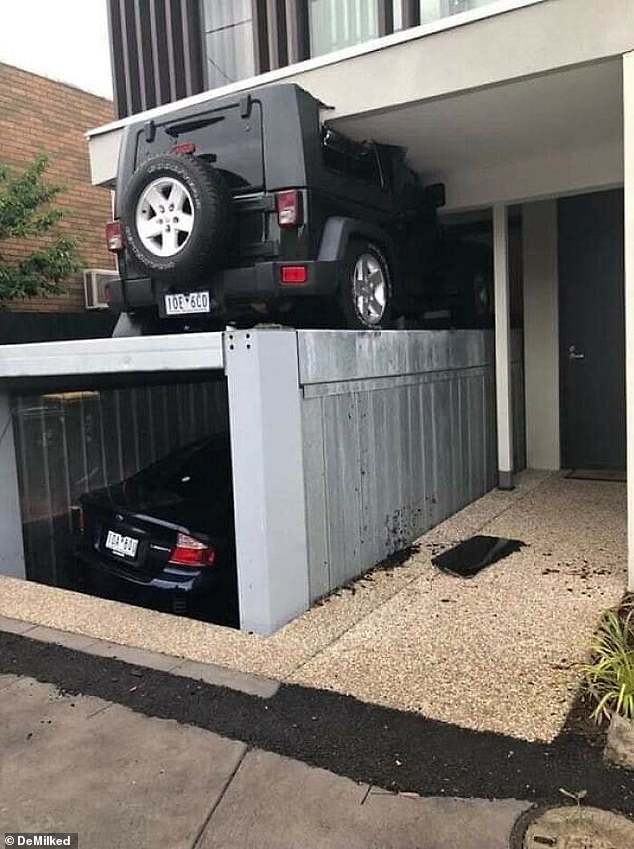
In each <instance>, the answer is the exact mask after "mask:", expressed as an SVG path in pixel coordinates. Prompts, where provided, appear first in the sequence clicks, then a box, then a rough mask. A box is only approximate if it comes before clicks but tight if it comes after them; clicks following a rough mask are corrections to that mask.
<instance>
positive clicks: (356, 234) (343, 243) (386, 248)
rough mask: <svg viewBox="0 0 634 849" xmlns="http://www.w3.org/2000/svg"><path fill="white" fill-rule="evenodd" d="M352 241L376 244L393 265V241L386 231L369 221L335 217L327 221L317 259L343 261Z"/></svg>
mask: <svg viewBox="0 0 634 849" xmlns="http://www.w3.org/2000/svg"><path fill="white" fill-rule="evenodd" d="M351 239H367V240H368V241H369V242H375V243H376V244H377V245H378V246H379V247H380V248H381V249H382V250H383V252H384V253H385V255H386V258H387V261H388V263H389V264H390V265H392V261H393V260H392V258H393V256H394V252H393V250H392V248H393V245H392V239H391V238H390V236H389V235H388V233H386V232H385V230H383V229H381V227H377V226H376V225H374V224H371V223H369V222H367V221H361V220H359V219H357V218H344V217H340V216H333V217H332V218H329V219H328V220H327V221H326V224H325V226H324V232H323V235H322V237H321V244H320V246H319V255H318V257H317V258H318V259H320V260H328V261H331V262H332V261H335V260H339V261H341V260H343V259H344V258H345V256H346V251H347V250H348V245H349V243H350V240H351Z"/></svg>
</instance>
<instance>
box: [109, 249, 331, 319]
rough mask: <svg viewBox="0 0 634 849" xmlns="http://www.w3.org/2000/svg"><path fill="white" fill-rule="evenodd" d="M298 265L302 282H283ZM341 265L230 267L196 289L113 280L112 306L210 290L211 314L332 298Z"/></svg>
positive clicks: (121, 308)
mask: <svg viewBox="0 0 634 849" xmlns="http://www.w3.org/2000/svg"><path fill="white" fill-rule="evenodd" d="M285 266H293V267H294V268H297V267H299V266H301V267H303V268H305V269H306V281H305V282H303V283H286V284H285V283H282V282H281V276H282V269H283V268H284V267H285ZM340 268H341V262H339V261H337V260H334V261H325V260H316V261H310V262H302V261H299V260H298V261H296V262H262V263H258V264H257V265H253V266H249V267H248V268H231V269H226V270H223V271H218V272H215V273H214V274H212V275H210V277H209V278H207V279H206V280H204V281H199V282H198V283H197V284H196V286H188V285H187V284H186V283H183V285H178V284H174V283H163V282H161V281H158V280H152V279H150V278H149V277H141V278H137V279H133V280H113V281H112V282H111V283H110V300H109V306H110V308H111V309H112V310H114V311H115V312H127V311H132V310H135V309H142V308H144V307H153V306H157V307H159V311H162V307H163V303H164V296H165V295H166V294H167V293H169V292H179V291H181V292H185V291H187V292H188V291H193V290H206V289H208V290H209V292H210V294H211V303H212V312H213V311H219V310H220V309H221V305H222V304H223V302H226V303H229V302H236V303H253V302H259V301H265V302H271V301H277V300H283V299H286V298H298V297H311V296H312V297H316V296H317V297H319V296H321V297H332V296H334V295H335V294H336V292H337V289H338V287H339V274H340Z"/></svg>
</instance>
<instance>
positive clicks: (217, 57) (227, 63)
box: [204, 0, 255, 88]
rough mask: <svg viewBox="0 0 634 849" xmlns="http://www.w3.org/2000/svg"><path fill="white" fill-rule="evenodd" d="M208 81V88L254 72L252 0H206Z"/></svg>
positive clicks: (249, 75) (231, 81) (248, 75)
mask: <svg viewBox="0 0 634 849" xmlns="http://www.w3.org/2000/svg"><path fill="white" fill-rule="evenodd" d="M204 12H205V42H206V48H207V81H208V84H209V87H210V88H217V87H219V86H223V85H228V83H233V82H236V81H237V80H242V79H245V77H252V76H253V75H254V74H255V52H254V45H253V13H252V10H251V0H205V3H204Z"/></svg>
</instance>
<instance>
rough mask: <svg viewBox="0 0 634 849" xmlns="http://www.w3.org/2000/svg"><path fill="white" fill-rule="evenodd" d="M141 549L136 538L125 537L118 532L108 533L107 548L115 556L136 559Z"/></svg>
mask: <svg viewBox="0 0 634 849" xmlns="http://www.w3.org/2000/svg"><path fill="white" fill-rule="evenodd" d="M138 547H139V541H138V539H134V537H124V536H122V535H121V534H118V533H117V532H116V531H108V536H107V537H106V548H107V549H109V550H110V551H111V552H112V553H113V554H116V555H118V556H119V557H136V550H137V548H138Z"/></svg>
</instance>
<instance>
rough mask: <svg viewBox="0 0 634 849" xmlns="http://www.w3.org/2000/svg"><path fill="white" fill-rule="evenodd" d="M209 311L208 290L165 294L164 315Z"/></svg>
mask: <svg viewBox="0 0 634 849" xmlns="http://www.w3.org/2000/svg"><path fill="white" fill-rule="evenodd" d="M209 311H210V305H209V292H178V293H177V294H175V295H165V315H192V314H193V313H201V312H209Z"/></svg>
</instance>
